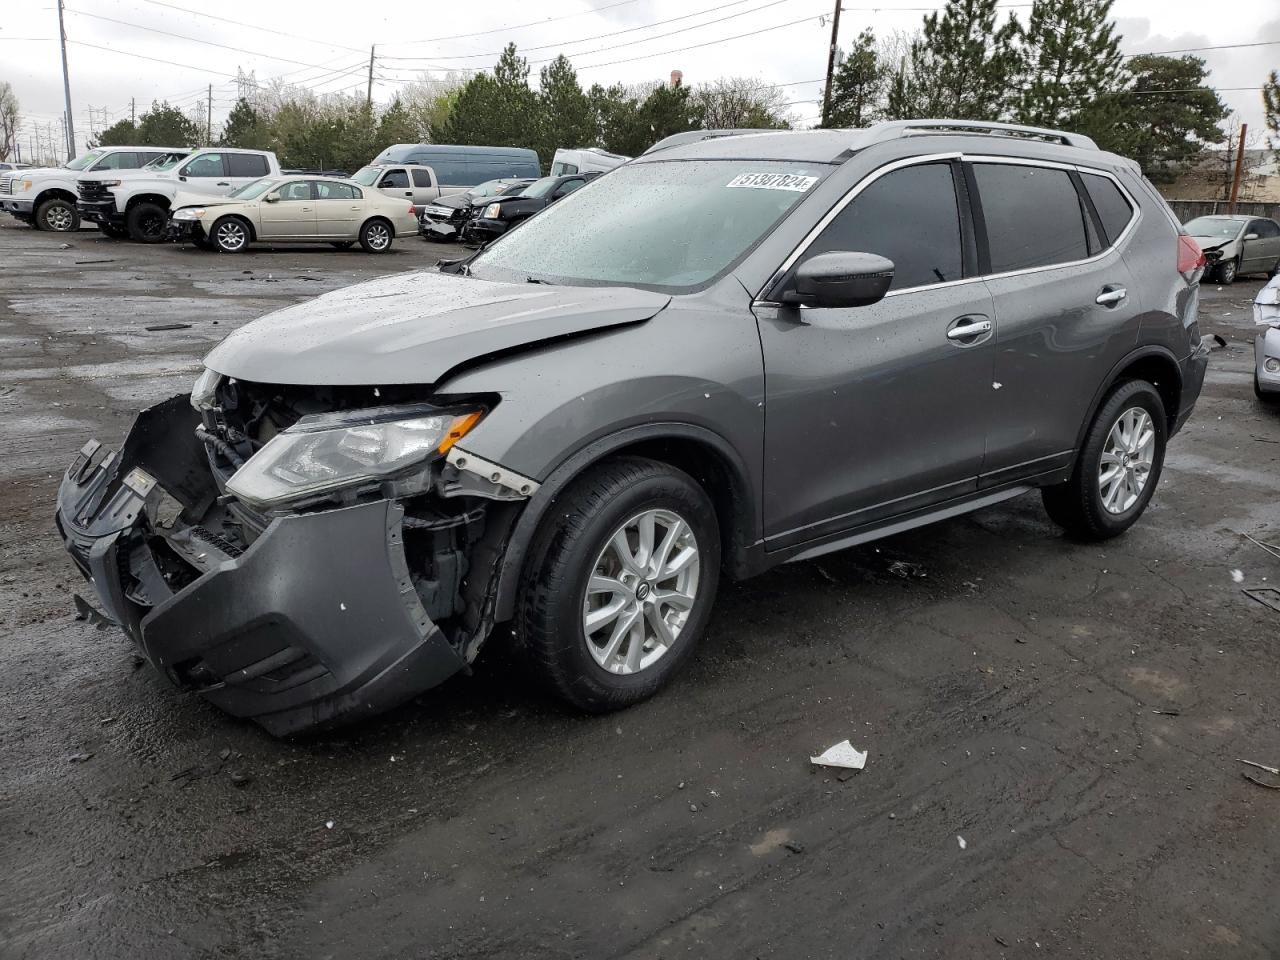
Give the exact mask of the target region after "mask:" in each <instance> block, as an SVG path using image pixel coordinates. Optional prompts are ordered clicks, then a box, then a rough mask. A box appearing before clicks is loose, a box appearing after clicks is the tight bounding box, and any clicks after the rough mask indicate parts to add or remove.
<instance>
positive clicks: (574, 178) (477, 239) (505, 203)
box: [462, 173, 600, 243]
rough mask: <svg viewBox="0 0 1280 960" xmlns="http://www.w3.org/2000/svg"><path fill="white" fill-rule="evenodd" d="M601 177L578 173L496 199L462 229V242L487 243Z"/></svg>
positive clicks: (544, 181) (537, 184)
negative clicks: (511, 195)
mask: <svg viewBox="0 0 1280 960" xmlns="http://www.w3.org/2000/svg"><path fill="white" fill-rule="evenodd" d="M598 176H600V174H598V173H575V174H570V175H568V176H563V177H543V178H542V179H541V180H538V181H535V182H534V184H533V185H532V186H530V187H527V188H526V189H525V190H524V192H523V193H521V194H520V195H519V196H515V197H506V198H501V197H499V198H497V199H494V200H492V201H490V202H489V203H487V204H485V207H484V209H483V210H482V211H481V212H480V216H478V217H474V218H472V219H471V221H470V222H468V223H467V225H466V226H465V227H463V228H462V239H463V241H464V242H468V243H488V242H489V241H490V240H493V239H496V238H497V237H500V236H502V234H504V233H506V232H507V231H508V230H510V229H511V228H512V227H514V226H515V225H516V224H518V223H521V222H523V221H525V220H528V219H529V218H530V217H532V216H533V215H534V214H535V213H537V212H538V211H539V210H542V209H544V208H545V207H548V206H550V205H551V204H553V203H555V202H556V201H557V200H559V199H560V198H561V197H567V196H568V195H569V194H571V193H573V191H575V190H577V189H578V188H579V187H583V186H585V185H586V184H587V183H589V182H590V181H591V180H594V179H595V178H596V177H598Z"/></svg>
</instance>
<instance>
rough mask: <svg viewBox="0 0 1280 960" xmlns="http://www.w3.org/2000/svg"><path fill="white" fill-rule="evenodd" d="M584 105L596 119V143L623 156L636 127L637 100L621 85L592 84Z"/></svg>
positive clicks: (638, 104) (638, 102)
mask: <svg viewBox="0 0 1280 960" xmlns="http://www.w3.org/2000/svg"><path fill="white" fill-rule="evenodd" d="M587 101H588V102H589V103H590V105H591V113H592V116H593V117H594V118H595V124H596V136H595V142H596V143H598V144H600V145H601V146H602V147H604V148H605V149H606V150H610V151H612V152H614V153H626V149H624V147H625V145H627V144H629V143H630V142H631V141H632V139H633V134H634V131H635V129H636V127H637V125H638V124H639V120H638V114H639V111H640V100H639V98H638V97H637V96H635V94H634V93H632V91H630V90H628V89H627V88H626V87H625V86H623V85H622V84H620V83H615V84H613V85H611V86H609V87H604V86H601V85H600V84H598V83H595V84H592V85H591V89H590V90H588V91H587Z"/></svg>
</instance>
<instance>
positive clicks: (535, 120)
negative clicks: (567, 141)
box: [437, 43, 550, 162]
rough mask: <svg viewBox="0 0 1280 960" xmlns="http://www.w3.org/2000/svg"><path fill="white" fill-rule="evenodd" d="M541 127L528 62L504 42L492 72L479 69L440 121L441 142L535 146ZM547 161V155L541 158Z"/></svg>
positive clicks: (514, 46) (513, 46)
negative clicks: (479, 71)
mask: <svg viewBox="0 0 1280 960" xmlns="http://www.w3.org/2000/svg"><path fill="white" fill-rule="evenodd" d="M541 128H542V117H541V104H540V102H539V100H538V96H537V94H535V93H534V92H533V90H531V89H530V88H529V64H528V62H527V61H526V60H525V59H524V58H523V57H521V56H519V55H518V54H517V53H516V45H515V44H514V43H510V44H507V48H506V49H505V50H503V51H502V56H501V57H499V58H498V62H497V64H495V65H494V69H493V73H492V74H488V73H478V74H476V75H475V76H474V77H472V78H471V79H470V80H469V81H467V83H466V85H465V86H463V88H462V89H461V90H460V91H459V92H458V98H457V100H455V101H454V103H453V109H451V110H450V111H449V116H448V118H447V119H446V120H445V121H444V123H443V124H442V125H441V129H440V136H439V137H438V138H437V139H439V140H440V141H442V142H444V143H462V144H492V145H493V146H498V147H529V146H536V145H537V142H538V132H539V130H540V129H541ZM543 159H544V162H550V158H549V157H546V158H543Z"/></svg>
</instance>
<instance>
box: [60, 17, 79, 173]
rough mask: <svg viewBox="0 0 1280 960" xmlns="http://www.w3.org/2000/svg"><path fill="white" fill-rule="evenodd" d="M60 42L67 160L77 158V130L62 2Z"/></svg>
mask: <svg viewBox="0 0 1280 960" xmlns="http://www.w3.org/2000/svg"><path fill="white" fill-rule="evenodd" d="M58 40H59V42H60V43H61V44H62V92H63V94H64V95H65V96H66V99H67V160H68V161H70V160H74V159H75V158H76V128H75V125H74V124H73V123H72V122H71V76H70V74H68V73H67V29H66V27H64V26H63V25H62V0H58Z"/></svg>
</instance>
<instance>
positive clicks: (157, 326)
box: [142, 323, 191, 332]
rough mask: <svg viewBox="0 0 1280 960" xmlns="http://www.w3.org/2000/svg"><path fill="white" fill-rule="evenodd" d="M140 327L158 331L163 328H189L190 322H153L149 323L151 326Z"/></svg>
mask: <svg viewBox="0 0 1280 960" xmlns="http://www.w3.org/2000/svg"><path fill="white" fill-rule="evenodd" d="M142 329H144V330H151V331H154V332H160V331H163V330H190V329H191V324H189V323H153V324H151V326H149V327H143V328H142Z"/></svg>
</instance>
